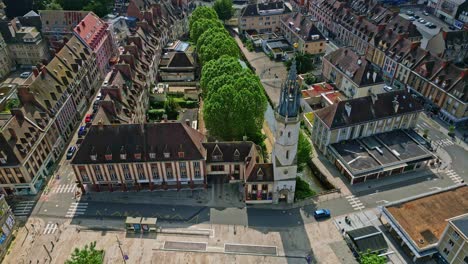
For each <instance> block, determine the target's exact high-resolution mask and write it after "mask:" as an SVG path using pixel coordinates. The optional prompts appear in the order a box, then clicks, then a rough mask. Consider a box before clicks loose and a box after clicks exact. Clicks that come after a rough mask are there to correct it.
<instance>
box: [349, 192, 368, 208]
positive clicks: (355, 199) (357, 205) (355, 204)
mask: <svg viewBox="0 0 468 264" xmlns="http://www.w3.org/2000/svg"><path fill="white" fill-rule="evenodd" d="M346 200H348V203H349V204H350V205H351V207H352V208H353V209H354V210H361V209H364V208H366V207H365V206H364V205H363V203H362V202H361V200H359V198H358V197H355V196H354V195H349V196H346Z"/></svg>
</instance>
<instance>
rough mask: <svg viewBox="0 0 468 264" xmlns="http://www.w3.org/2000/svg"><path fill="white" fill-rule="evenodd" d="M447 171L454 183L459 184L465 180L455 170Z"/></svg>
mask: <svg viewBox="0 0 468 264" xmlns="http://www.w3.org/2000/svg"><path fill="white" fill-rule="evenodd" d="M446 173H447V176H449V178H450V179H451V180H452V181H453V182H454V183H456V184H459V183H462V182H463V179H462V178H461V177H460V176H458V173H456V172H455V171H454V170H448V171H447V172H446Z"/></svg>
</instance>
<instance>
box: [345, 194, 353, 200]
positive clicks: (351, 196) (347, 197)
mask: <svg viewBox="0 0 468 264" xmlns="http://www.w3.org/2000/svg"><path fill="white" fill-rule="evenodd" d="M353 197H354V195H350V196H346V199H349V198H353Z"/></svg>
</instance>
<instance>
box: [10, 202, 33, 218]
mask: <svg viewBox="0 0 468 264" xmlns="http://www.w3.org/2000/svg"><path fill="white" fill-rule="evenodd" d="M35 203H36V201H23V202H19V203H17V204H16V205H14V206H13V214H14V215H15V216H27V215H29V214H30V213H31V211H32V209H33V207H34V204H35Z"/></svg>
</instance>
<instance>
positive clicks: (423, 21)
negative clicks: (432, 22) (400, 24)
mask: <svg viewBox="0 0 468 264" xmlns="http://www.w3.org/2000/svg"><path fill="white" fill-rule="evenodd" d="M418 22H419V23H422V24H425V23H426V20H424V19H422V18H421V19H419V20H418Z"/></svg>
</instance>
